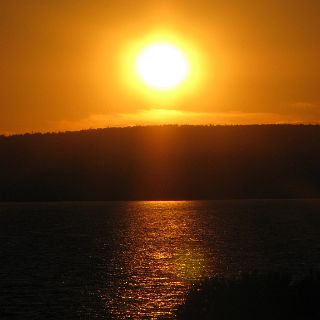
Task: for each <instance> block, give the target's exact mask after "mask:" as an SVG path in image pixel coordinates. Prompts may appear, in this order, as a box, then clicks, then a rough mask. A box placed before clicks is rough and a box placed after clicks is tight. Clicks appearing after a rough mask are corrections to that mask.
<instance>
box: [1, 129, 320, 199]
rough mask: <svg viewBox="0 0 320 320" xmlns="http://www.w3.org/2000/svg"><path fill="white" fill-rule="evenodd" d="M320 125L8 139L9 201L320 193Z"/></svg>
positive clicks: (5, 187) (5, 186)
mask: <svg viewBox="0 0 320 320" xmlns="http://www.w3.org/2000/svg"><path fill="white" fill-rule="evenodd" d="M319 164H320V126H302V125H299V126H293V125H261V126H155V127H132V128H109V129H99V130H87V131H80V132H66V133H51V134H26V135H17V136H10V137H4V136H0V182H1V184H0V201H30V200H31V201H38V200H41V201H47V200H137V199H154V200H156V199H220V198H312V197H320V165H319Z"/></svg>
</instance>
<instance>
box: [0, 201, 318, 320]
mask: <svg viewBox="0 0 320 320" xmlns="http://www.w3.org/2000/svg"><path fill="white" fill-rule="evenodd" d="M319 231H320V200H243V201H210V202H204V201H185V202H110V203H106V202H101V203H77V202H75V203H42V204H0V240H1V241H0V259H1V260H0V261H1V265H0V286H1V287H0V315H1V316H0V318H1V319H109V318H108V315H111V316H110V318H112V319H159V318H165V319H169V318H172V316H173V312H174V311H175V308H176V307H177V305H179V304H181V303H183V301H184V298H185V294H186V292H187V291H188V289H189V288H190V286H191V285H192V283H194V282H195V281H197V280H199V279H205V278H207V277H210V276H214V275H226V276H228V275H232V274H236V273H238V272H241V271H243V272H246V271H252V270H260V271H274V270H279V269H281V270H282V269H285V270H288V269H289V270H292V271H295V272H303V271H304V270H309V269H310V268H315V269H316V268H320V232H319Z"/></svg>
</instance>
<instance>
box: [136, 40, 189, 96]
mask: <svg viewBox="0 0 320 320" xmlns="http://www.w3.org/2000/svg"><path fill="white" fill-rule="evenodd" d="M136 68H137V71H138V74H139V76H140V77H141V79H142V80H143V81H144V82H145V83H146V84H147V85H149V86H151V87H153V88H156V89H159V90H166V89H171V88H174V87H176V86H177V85H179V84H180V83H181V82H183V81H184V80H185V79H186V78H187V76H188V73H189V64H188V61H187V59H186V58H185V56H184V55H183V53H182V52H181V51H180V50H179V49H177V48H176V47H174V46H173V45H171V44H153V45H151V46H149V47H147V48H146V49H144V50H143V51H142V53H141V54H140V55H139V56H138V59H137V64H136Z"/></svg>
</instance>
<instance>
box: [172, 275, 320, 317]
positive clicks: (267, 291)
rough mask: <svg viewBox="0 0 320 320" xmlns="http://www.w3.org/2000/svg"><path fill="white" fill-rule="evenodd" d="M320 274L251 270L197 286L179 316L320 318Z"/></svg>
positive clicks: (179, 311)
mask: <svg viewBox="0 0 320 320" xmlns="http://www.w3.org/2000/svg"><path fill="white" fill-rule="evenodd" d="M319 276H320V275H319V274H310V275H308V276H306V277H304V278H303V279H295V278H294V277H292V276H290V275H288V274H271V275H258V274H252V275H247V276H243V277H241V278H238V279H233V280H223V279H213V280H210V281H207V282H204V283H202V284H200V285H198V286H196V287H195V288H194V289H193V290H192V291H191V292H190V294H189V296H188V298H187V301H186V303H185V304H184V305H183V306H181V307H180V309H179V310H178V316H177V319H178V320H198V319H201V320H207V319H212V320H257V319H259V320H271V319H272V320H286V319H287V320H319V319H320V305H319V297H320V277H319Z"/></svg>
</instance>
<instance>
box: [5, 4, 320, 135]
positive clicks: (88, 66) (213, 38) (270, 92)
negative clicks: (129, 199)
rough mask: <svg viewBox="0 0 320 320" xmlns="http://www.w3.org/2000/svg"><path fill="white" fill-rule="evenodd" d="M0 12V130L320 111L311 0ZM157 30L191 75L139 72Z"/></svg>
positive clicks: (253, 118) (317, 118)
mask: <svg viewBox="0 0 320 320" xmlns="http://www.w3.org/2000/svg"><path fill="white" fill-rule="evenodd" d="M0 12H1V25H0V32H1V42H2V43H1V53H0V58H1V59H0V64H1V65H0V67H1V78H0V81H1V82H0V90H1V91H0V97H1V106H0V133H5V134H10V133H21V132H27V131H54V130H62V131H63V130H77V129H85V128H94V127H106V126H114V125H116V126H118V125H121V126H125V125H135V124H156V123H187V124H206V123H216V124H222V123H225V124H226V123H235V124H236V123H241V124H243V123H282V122H291V123H292V122H293V123H296V122H305V123H318V122H320V90H319V84H320V59H319V56H320V40H319V39H320V38H319V34H320V19H319V16H320V2H319V1H318V0H304V1H302V0H298V1H289V0H285V1H284V0H278V1H275V0H268V1H267V0H261V1H253V0H232V1H227V0H217V1H199V0H198V1H187V0H184V1H182V0H181V1H178V0H171V1H167V2H166V1H161V2H156V1H152V0H148V1H147V0H145V1H142V0H136V1H121V0H118V1H106V0H104V1H102V0H56V1H38V0H37V1H36V0H29V1H23V0H10V1H2V2H1V4H0ZM158 38H162V40H166V39H167V38H168V39H169V40H170V41H174V42H176V43H177V45H179V46H180V47H181V48H182V49H183V50H185V52H186V54H187V55H190V56H191V59H192V61H193V64H194V66H195V67H194V73H193V75H192V77H193V79H191V80H190V82H189V85H185V86H184V87H183V86H182V87H181V88H177V89H176V90H172V91H171V92H169V93H168V92H166V93H161V94H159V93H157V92H154V91H153V90H149V89H148V88H147V87H145V86H143V85H141V84H139V83H136V81H135V78H134V76H133V75H132V66H131V65H130V63H131V64H132V63H134V50H135V49H134V48H138V47H139V46H143V45H147V44H148V42H150V41H151V40H152V39H158ZM130 68H131V69H130Z"/></svg>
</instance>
